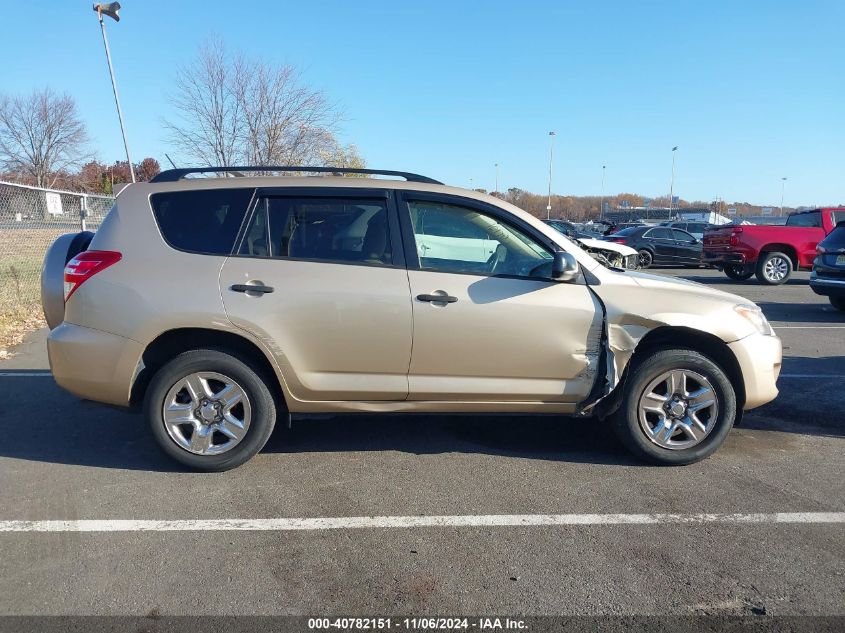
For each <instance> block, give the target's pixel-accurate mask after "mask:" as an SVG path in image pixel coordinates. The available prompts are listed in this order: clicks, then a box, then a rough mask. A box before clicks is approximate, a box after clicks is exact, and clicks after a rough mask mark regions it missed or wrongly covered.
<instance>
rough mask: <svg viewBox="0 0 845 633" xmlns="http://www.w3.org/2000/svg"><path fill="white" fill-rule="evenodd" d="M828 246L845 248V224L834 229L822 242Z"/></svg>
mask: <svg viewBox="0 0 845 633" xmlns="http://www.w3.org/2000/svg"><path fill="white" fill-rule="evenodd" d="M822 244H824V246H825V247H826V248H845V226H843V227H839V228H836V229H833V231H831V232H830V234H829V235H828V236H827V237H826V238H824V241H823V242H822Z"/></svg>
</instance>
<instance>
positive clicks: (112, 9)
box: [94, 2, 135, 182]
mask: <svg viewBox="0 0 845 633" xmlns="http://www.w3.org/2000/svg"><path fill="white" fill-rule="evenodd" d="M119 10H120V3H119V2H100V3H98V4H95V5H94V11H96V12H97V18H98V19H99V20H100V30H101V31H102V32H103V45H104V46H105V47H106V62H108V65H109V76H110V77H111V87H112V91H114V103H115V105H116V106H117V118H118V120H119V121H120V133H121V134H122V135H123V149H125V150H126V162H128V163H129V174H130V175H131V176H132V182H135V168H134V167H133V166H132V159H131V158H130V157H129V143H127V141H126V129H125V128H124V126H123V112H122V111H121V109H120V99H119V98H118V96H117V82H116V81H115V79H114V68H112V64H111V52H110V51H109V40H108V38H107V37H106V24H105V22H103V16H104V15H107V16H109V17H110V18H112V19H113V20H114V21H115V22H119V21H120V16H119V15H118V14H117V12H118V11H119Z"/></svg>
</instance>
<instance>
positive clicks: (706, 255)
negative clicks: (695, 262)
mask: <svg viewBox="0 0 845 633" xmlns="http://www.w3.org/2000/svg"><path fill="white" fill-rule="evenodd" d="M701 262H702V263H703V264H713V265H714V266H716V265H719V264H721V265H726V264H741V265H744V264H747V263H748V258H747V257H746V256H745V253H738V252H733V251H730V252H728V251H703V252H702V253H701Z"/></svg>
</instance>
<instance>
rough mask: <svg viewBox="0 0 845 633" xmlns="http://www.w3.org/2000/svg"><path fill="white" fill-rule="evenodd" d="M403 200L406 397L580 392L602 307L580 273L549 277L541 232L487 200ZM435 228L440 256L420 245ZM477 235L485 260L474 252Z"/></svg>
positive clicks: (504, 397)
mask: <svg viewBox="0 0 845 633" xmlns="http://www.w3.org/2000/svg"><path fill="white" fill-rule="evenodd" d="M402 199H403V202H402V204H400V214H401V220H402V222H403V223H404V224H405V225H406V228H405V231H404V233H403V235H404V236H406V241H411V242H413V246H412V247H411V248H407V247H406V250H405V252H406V259H408V260H410V261H409V262H408V268H409V271H408V277H409V281H410V286H411V296H412V302H413V312H414V346H413V352H412V355H411V365H410V372H409V376H408V382H409V399H411V400H453V401H466V402H485V401H486V402H496V401H526V402H528V401H530V402H538V401H546V402H579V401H581V400H584V399H585V398H586V396H587V395H588V394H589V392H590V390H591V388H592V386H593V383H594V380H595V378H596V372H597V365H598V353H599V349H600V344H601V343H600V339H601V327H602V319H603V316H602V310H601V308H600V306H599V304H598V302H597V301H596V299H595V298H594V297H593V295H592V293H591V292H590V290H589V288H588V287H587V286H586V285H585V283H584V282H583V279H582V280H580V281H579V282H577V283H561V282H557V281H553V280H551V278H550V272H551V260H552V246H551V245H550V244H549V243H548V242H547V241H546V238H545V237H543V236H542V235H538V234H533V231H532V229H531V228H530V227H529V226H528V225H525V226H517V224H516V223H514V222H513V221H512V220H508V219H507V217H506V215H505V214H503V213H502V212H501V211H498V210H497V209H496V207H492V206H489V205H484V204H483V203H476V202H475V201H471V200H467V199H464V198H460V197H453V196H441V195H433V194H423V193H414V192H408V193H405V194H402ZM432 232H435V233H436V234H437V235H436V236H437V237H439V238H441V239H440V242H439V243H440V244H441V245H444V246H443V248H442V249H440V250H439V251H438V252H437V255H438V256H437V257H430V256H429V253H430V252H431V251H430V250H429V249H424V248H421V246H422V245H424V244H426V243H428V242H429V241H430V240H431V238H432V235H431V233H432ZM462 242H463V244H462ZM446 244H453V245H454V246H453V247H452V248H451V249H446V247H445V245H446ZM480 244H485V245H487V247H488V248H487V252H488V253H489V254H488V255H487V257H486V258H483V259H479V258H478V257H476V256H475V255H474V253H475V252H476V251H475V248H474V245H480ZM471 246H473V248H470V247H471ZM469 253H473V255H469Z"/></svg>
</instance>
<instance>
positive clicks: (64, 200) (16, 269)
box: [0, 181, 114, 357]
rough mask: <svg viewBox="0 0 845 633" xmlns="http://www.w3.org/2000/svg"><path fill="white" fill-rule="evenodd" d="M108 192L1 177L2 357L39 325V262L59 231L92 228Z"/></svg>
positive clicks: (110, 200)
mask: <svg viewBox="0 0 845 633" xmlns="http://www.w3.org/2000/svg"><path fill="white" fill-rule="evenodd" d="M113 202H114V198H112V197H110V196H98V195H90V194H83V193H74V192H71V191H58V190H53V189H40V188H38V187H28V186H25V185H19V184H14V183H9V182H3V181H0V357H2V356H3V355H5V354H6V350H7V348H8V346H10V345H14V344H16V343H18V342H19V341H20V339H21V337H22V336H23V334H25V333H26V332H27V331H29V330H31V329H33V328H35V327H38V326H40V325H42V324H43V321H42V313H41V285H40V284H41V263H42V261H43V260H44V253H45V252H46V251H47V248H48V247H49V246H50V244H52V243H53V241H54V240H55V239H56V238H57V237H59V236H60V235H62V234H63V233H76V232H78V231H82V230H88V231H96V230H97V228H98V227H99V225H100V222H102V221H103V218H104V217H105V216H106V213H108V211H109V209H110V208H111V206H112V204H113Z"/></svg>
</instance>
